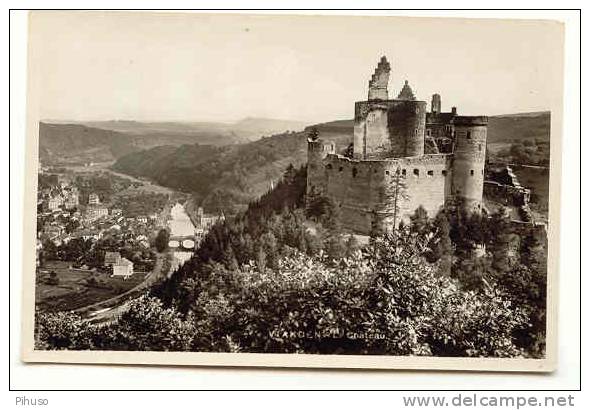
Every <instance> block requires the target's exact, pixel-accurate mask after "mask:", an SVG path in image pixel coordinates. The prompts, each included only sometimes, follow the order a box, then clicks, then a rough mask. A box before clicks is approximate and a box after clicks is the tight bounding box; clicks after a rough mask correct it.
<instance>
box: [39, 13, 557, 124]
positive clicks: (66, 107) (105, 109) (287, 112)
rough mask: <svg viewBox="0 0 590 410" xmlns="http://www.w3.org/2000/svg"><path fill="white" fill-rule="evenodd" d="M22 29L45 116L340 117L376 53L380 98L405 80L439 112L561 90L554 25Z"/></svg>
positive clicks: (102, 23)
mask: <svg viewBox="0 0 590 410" xmlns="http://www.w3.org/2000/svg"><path fill="white" fill-rule="evenodd" d="M31 24H32V25H34V27H35V31H34V33H35V35H36V36H38V37H40V38H38V39H36V40H37V41H35V42H34V43H33V44H42V46H41V47H37V48H35V49H34V50H32V52H34V54H35V61H36V62H37V64H36V65H35V66H34V67H31V69H32V70H33V73H32V74H33V78H34V79H35V81H36V82H37V84H36V85H37V86H38V87H39V91H40V93H39V118H45V120H44V121H48V122H49V121H55V122H57V121H61V122H64V121H71V122H92V121H138V122H227V123H232V122H236V121H239V120H242V119H245V118H266V119H279V120H284V121H297V122H303V123H310V124H311V123H321V122H330V121H335V120H347V119H351V118H352V117H353V114H354V102H355V101H360V100H364V99H366V98H367V87H368V81H369V79H370V77H371V74H372V73H373V71H374V69H375V66H376V64H377V62H378V61H379V59H380V57H381V56H382V55H385V56H387V58H388V60H389V61H390V63H391V66H392V71H391V75H390V83H389V96H390V98H395V97H396V96H397V93H398V92H399V90H400V89H401V86H402V85H403V82H404V80H408V81H409V83H410V85H411V87H412V89H413V90H414V94H415V95H416V98H417V99H419V100H424V101H427V102H428V103H430V98H431V95H432V94H433V93H439V94H441V96H442V106H443V111H450V109H451V106H456V107H457V110H458V113H459V114H465V115H489V116H493V115H507V114H517V113H531V112H540V111H550V109H551V107H552V106H555V101H556V98H560V96H559V95H558V94H559V90H560V86H561V84H560V81H561V79H560V78H561V77H560V75H561V71H560V65H559V63H557V62H558V61H561V58H562V56H561V54H560V50H561V47H560V46H561V41H562V36H561V33H562V32H561V26H560V25H559V24H557V23H555V22H551V21H530V20H491V19H490V20H486V19H452V18H413V17H412V18H410V17H349V16H346V17H344V16H342V17H340V16H285V15H266V16H260V15H258V16H257V15H232V14H217V15H215V14H196V13H123V12H120V13H116V12H84V13H81V12H51V13H34V12H33V13H32V14H31ZM31 32H33V31H32V30H31ZM548 62H549V63H548ZM42 121H43V120H42Z"/></svg>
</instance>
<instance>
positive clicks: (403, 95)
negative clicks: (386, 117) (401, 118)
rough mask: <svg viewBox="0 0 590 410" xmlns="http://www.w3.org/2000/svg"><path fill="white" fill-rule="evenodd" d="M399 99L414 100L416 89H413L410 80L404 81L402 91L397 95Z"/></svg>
mask: <svg viewBox="0 0 590 410" xmlns="http://www.w3.org/2000/svg"><path fill="white" fill-rule="evenodd" d="M397 99H398V100H408V101H414V100H415V99H416V97H415V96H414V91H412V87H410V84H409V83H408V80H406V81H405V82H404V86H403V87H402V89H401V91H400V92H399V94H398V95H397Z"/></svg>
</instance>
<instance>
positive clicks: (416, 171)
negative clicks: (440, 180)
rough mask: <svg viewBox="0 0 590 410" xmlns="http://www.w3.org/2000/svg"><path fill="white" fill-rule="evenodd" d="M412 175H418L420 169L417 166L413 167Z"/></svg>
mask: <svg viewBox="0 0 590 410" xmlns="http://www.w3.org/2000/svg"><path fill="white" fill-rule="evenodd" d="M414 175H415V176H420V170H419V169H418V168H414Z"/></svg>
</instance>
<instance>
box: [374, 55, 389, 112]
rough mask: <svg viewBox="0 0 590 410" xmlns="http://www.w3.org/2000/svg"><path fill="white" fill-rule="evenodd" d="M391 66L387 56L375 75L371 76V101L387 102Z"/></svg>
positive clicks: (383, 58) (382, 59)
mask: <svg viewBox="0 0 590 410" xmlns="http://www.w3.org/2000/svg"><path fill="white" fill-rule="evenodd" d="M390 71H391V66H390V65H389V62H388V61H387V58H385V56H383V57H381V60H380V61H379V63H378V64H377V68H376V69H375V73H374V74H373V75H372V76H371V80H370V81H369V101H371V100H387V98H388V93H387V84H388V83H389V73H390Z"/></svg>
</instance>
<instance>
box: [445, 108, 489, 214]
mask: <svg viewBox="0 0 590 410" xmlns="http://www.w3.org/2000/svg"><path fill="white" fill-rule="evenodd" d="M453 125H454V129H455V149H454V159H453V186H452V193H453V196H454V197H455V199H456V200H458V203H459V204H461V205H463V206H464V207H465V209H466V210H467V211H470V212H472V211H475V212H479V211H480V210H481V206H482V199H483V181H484V167H485V158H486V139H487V129H488V117H485V116H476V117H467V116H458V117H455V118H454V119H453Z"/></svg>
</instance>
